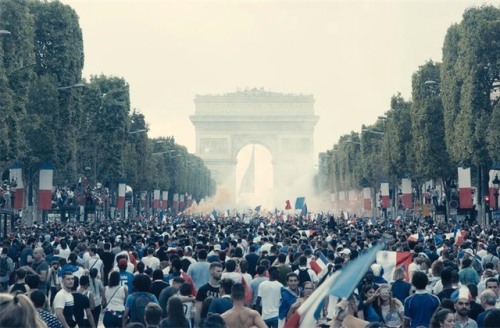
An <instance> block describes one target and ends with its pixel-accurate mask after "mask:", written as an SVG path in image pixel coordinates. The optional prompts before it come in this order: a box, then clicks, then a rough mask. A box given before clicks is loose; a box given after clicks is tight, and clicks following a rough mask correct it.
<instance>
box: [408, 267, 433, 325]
mask: <svg viewBox="0 0 500 328" xmlns="http://www.w3.org/2000/svg"><path fill="white" fill-rule="evenodd" d="M428 282H429V278H427V275H426V274H425V273H423V272H420V271H417V272H415V273H414V274H413V277H412V280H411V283H412V285H413V286H415V288H416V291H415V294H413V295H411V296H408V298H406V300H405V303H404V321H405V322H404V325H403V327H411V328H416V327H420V326H424V327H428V326H429V324H430V320H431V318H432V315H433V313H434V312H435V311H436V309H437V308H438V307H439V305H440V302H439V298H437V297H436V296H434V295H432V294H430V293H428V292H427V291H426V290H425V288H426V286H427V283H428Z"/></svg>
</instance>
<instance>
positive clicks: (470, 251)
mask: <svg viewBox="0 0 500 328" xmlns="http://www.w3.org/2000/svg"><path fill="white" fill-rule="evenodd" d="M464 253H467V254H470V255H474V251H473V250H472V249H470V248H466V249H464Z"/></svg>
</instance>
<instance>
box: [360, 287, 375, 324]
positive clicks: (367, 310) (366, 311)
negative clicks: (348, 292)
mask: <svg viewBox="0 0 500 328" xmlns="http://www.w3.org/2000/svg"><path fill="white" fill-rule="evenodd" d="M376 289H377V286H375V285H373V284H368V285H364V286H363V288H362V289H361V295H360V296H361V297H360V301H359V304H358V312H357V317H358V318H360V319H362V320H366V321H370V322H371V321H376V319H375V318H374V317H375V316H376V313H375V312H374V311H373V307H372V306H371V302H372V301H373V295H375V291H376Z"/></svg>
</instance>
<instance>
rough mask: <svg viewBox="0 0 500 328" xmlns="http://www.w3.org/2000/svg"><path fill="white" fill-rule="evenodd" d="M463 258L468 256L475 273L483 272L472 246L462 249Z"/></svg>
mask: <svg viewBox="0 0 500 328" xmlns="http://www.w3.org/2000/svg"><path fill="white" fill-rule="evenodd" d="M463 258H464V259H466V258H470V259H471V261H472V267H473V268H474V270H476V272H477V274H482V273H483V266H482V264H481V262H480V261H479V260H478V259H477V257H476V255H475V254H474V251H473V250H472V248H466V249H464V256H463Z"/></svg>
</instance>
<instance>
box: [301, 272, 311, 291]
mask: <svg viewBox="0 0 500 328" xmlns="http://www.w3.org/2000/svg"><path fill="white" fill-rule="evenodd" d="M306 281H311V276H310V275H309V270H308V269H307V268H305V269H301V268H299V286H300V287H304V283H305V282H306Z"/></svg>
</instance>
